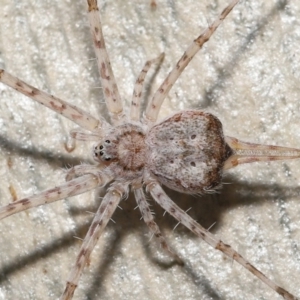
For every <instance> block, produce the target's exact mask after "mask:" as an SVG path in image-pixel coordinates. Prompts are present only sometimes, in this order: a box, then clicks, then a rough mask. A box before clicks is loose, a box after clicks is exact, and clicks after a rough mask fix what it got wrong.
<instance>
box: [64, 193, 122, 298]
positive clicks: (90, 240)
mask: <svg viewBox="0 0 300 300" xmlns="http://www.w3.org/2000/svg"><path fill="white" fill-rule="evenodd" d="M124 193H125V191H123V189H122V190H121V189H119V188H116V187H112V188H110V189H109V190H108V192H107V194H106V195H105V196H104V198H103V200H102V202H101V204H100V206H99V208H98V210H97V212H96V214H95V217H94V219H93V221H92V224H91V226H90V228H89V230H88V232H87V234H86V236H85V238H84V240H83V243H82V245H81V248H80V251H79V254H78V256H77V259H76V264H75V266H74V267H73V269H72V270H71V272H70V274H69V278H68V281H67V284H66V287H65V290H64V293H63V295H62V296H61V299H62V300H67V299H72V297H73V294H74V292H75V289H76V287H77V285H78V281H79V278H80V275H81V273H82V271H83V268H84V267H85V265H86V264H87V262H88V260H89V257H90V255H91V253H92V251H93V249H94V247H95V245H96V243H97V241H98V239H99V238H100V236H101V234H102V232H103V230H104V228H105V227H106V225H107V223H108V221H109V220H110V218H111V216H112V214H113V213H114V211H115V210H116V208H117V206H118V204H119V202H120V200H121V198H122V196H123V195H124Z"/></svg>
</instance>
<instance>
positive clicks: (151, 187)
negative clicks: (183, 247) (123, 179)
mask: <svg viewBox="0 0 300 300" xmlns="http://www.w3.org/2000/svg"><path fill="white" fill-rule="evenodd" d="M147 190H148V191H149V192H150V194H151V195H152V197H153V198H154V200H155V201H156V202H157V203H158V204H159V205H160V206H161V207H162V208H164V209H165V210H166V211H167V212H168V213H169V214H171V215H172V216H173V217H174V218H175V219H177V220H178V221H179V222H180V223H182V224H183V225H184V226H186V227H187V228H188V229H189V230H190V231H192V232H193V233H194V234H196V235H197V236H198V237H200V238H201V239H203V240H204V241H205V242H207V243H208V244H209V245H211V246H212V247H213V248H215V249H217V250H220V251H221V252H223V253H224V254H225V255H226V256H228V257H230V258H231V259H234V260H235V261H236V262H238V263H239V264H240V265H242V266H243V267H244V268H246V269H247V270H248V271H250V272H251V273H252V274H253V275H255V276H256V277H257V278H259V279H260V280H261V281H263V282H264V283H265V284H267V285H268V286H269V287H270V288H271V289H273V290H274V291H275V292H277V293H278V294H279V295H281V296H282V297H283V298H284V299H289V300H296V299H297V298H296V297H295V296H293V295H292V294H290V293H289V292H288V291H286V290H285V289H283V288H281V287H280V286H278V285H277V284H276V283H274V282H273V281H272V280H270V279H269V278H268V277H266V276H265V275H264V274H263V273H262V272H261V271H259V270H258V269H256V268H255V267H254V266H253V265H252V264H251V263H250V262H249V261H247V260H246V259H245V258H244V257H242V256H241V255H240V254H239V253H238V252H237V251H235V250H234V249H233V248H232V247H231V246H230V245H227V244H224V243H223V242H222V241H221V240H219V239H217V238H216V237H214V235H213V234H211V233H210V232H209V231H207V230H206V229H205V228H203V227H202V226H201V225H200V224H198V223H197V222H196V221H195V220H194V219H192V218H191V217H190V216H189V215H188V214H187V213H186V212H184V211H183V210H182V209H181V208H180V207H179V206H177V205H176V204H175V203H174V202H173V201H172V200H171V199H170V198H169V197H168V196H167V195H166V193H165V192H164V190H163V189H162V187H161V186H160V185H159V184H158V183H157V182H156V181H153V180H149V183H148V184H147Z"/></svg>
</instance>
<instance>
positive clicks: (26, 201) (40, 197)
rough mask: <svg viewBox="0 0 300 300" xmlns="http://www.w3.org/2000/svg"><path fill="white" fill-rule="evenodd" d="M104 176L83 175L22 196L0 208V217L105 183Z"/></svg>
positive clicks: (80, 192) (77, 193)
mask: <svg viewBox="0 0 300 300" xmlns="http://www.w3.org/2000/svg"><path fill="white" fill-rule="evenodd" d="M106 182H107V181H106V178H105V177H103V178H99V177H95V176H93V175H89V174H88V175H84V176H81V177H79V178H76V179H73V180H71V181H68V182H66V183H65V184H62V185H60V186H58V187H55V188H53V189H50V190H46V191H43V192H41V193H39V194H37V195H34V196H31V197H27V198H23V199H21V200H19V201H16V202H13V203H10V204H8V205H5V206H3V207H1V208H0V219H4V218H6V217H8V216H10V215H13V214H15V213H17V212H20V211H24V210H27V209H29V208H32V207H36V206H40V205H43V204H48V203H52V202H54V201H57V200H61V199H64V198H67V197H71V196H75V195H79V194H82V193H84V192H87V191H89V190H92V189H94V188H96V187H97V186H103V185H105V184H106Z"/></svg>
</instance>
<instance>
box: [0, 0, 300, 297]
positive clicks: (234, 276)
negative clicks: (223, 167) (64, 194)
mask: <svg viewBox="0 0 300 300" xmlns="http://www.w3.org/2000/svg"><path fill="white" fill-rule="evenodd" d="M200 2H201V3H200ZM74 3H75V2H74V1H28V0H27V1H19V2H18V3H17V4H16V2H12V1H8V0H2V1H1V9H0V14H1V15H0V22H1V24H0V30H1V32H0V63H1V64H2V65H4V67H5V68H6V69H7V70H9V71H10V72H11V73H13V74H15V75H17V76H19V77H20V78H21V79H23V80H25V81H27V82H30V83H31V84H32V85H34V86H36V87H39V88H42V89H45V90H47V91H50V92H51V93H53V94H55V95H57V96H59V97H61V98H63V99H64V100H67V101H70V102H72V103H74V104H76V105H78V106H79V107H81V108H83V109H86V110H89V111H90V112H91V113H92V114H93V115H95V116H96V115H97V113H99V112H102V111H103V106H102V104H101V103H100V102H99V99H100V100H101V97H100V91H99V89H95V87H98V86H99V83H98V82H99V81H98V74H97V70H96V66H95V64H94V61H93V60H91V59H92V58H93V50H92V43H91V39H90V36H89V29H88V24H87V19H86V14H85V3H84V1H82V2H80V1H77V3H76V4H74ZM226 3H227V1H219V2H218V3H217V4H216V2H212V1H184V3H183V4H180V3H173V2H170V1H157V9H156V11H151V9H150V1H146V0H141V1H126V5H125V4H124V1H105V3H104V7H103V10H102V15H103V18H102V19H103V23H104V34H105V37H106V40H107V45H108V47H109V51H110V54H111V60H112V67H113V69H114V71H115V75H116V78H117V81H118V83H119V86H120V93H121V95H122V97H123V99H125V100H126V101H129V100H130V99H131V94H132V89H133V84H134V81H135V79H136V76H137V74H138V72H139V71H140V69H141V68H142V66H143V64H144V62H145V61H146V60H147V59H149V58H153V57H156V56H157V55H158V54H159V53H161V52H162V51H164V52H165V53H166V58H165V62H164V64H163V66H162V68H161V70H160V73H159V74H158V75H157V77H156V80H155V82H154V86H157V84H158V82H161V80H162V79H163V78H164V77H165V76H166V73H167V71H168V70H169V69H170V67H171V66H173V65H174V64H175V63H176V60H177V59H178V58H179V56H180V55H181V53H182V52H183V50H184V49H185V48H186V46H187V45H188V44H189V43H190V41H191V39H193V38H194V37H196V35H197V34H198V33H199V31H201V29H202V28H204V27H205V26H207V20H212V19H213V18H214V16H216V14H217V13H219V12H220V11H221V10H222V9H223V8H224V7H225V5H226ZM299 9H300V8H299V6H298V5H297V3H296V1H293V2H292V1H290V3H289V5H286V4H285V2H284V1H276V0H268V1H264V2H263V3H262V2H261V1H251V2H245V1H244V2H241V3H240V4H239V5H238V6H237V8H235V9H234V11H233V13H232V14H231V15H230V16H229V18H228V19H227V20H226V22H225V24H223V25H222V26H221V27H220V29H219V30H218V31H217V33H216V34H215V35H214V37H213V38H212V40H211V41H210V42H209V43H208V44H207V45H206V46H205V47H204V49H203V51H202V52H201V53H199V54H198V55H197V57H196V59H195V61H194V62H192V64H191V65H190V66H189V67H188V68H187V70H186V71H185V72H184V74H183V76H182V77H181V79H180V80H179V81H178V83H177V84H176V85H175V86H174V87H173V89H172V90H171V93H170V96H169V97H168V99H167V101H166V103H165V104H164V106H163V109H162V112H161V114H160V117H161V118H164V117H166V116H167V115H169V114H171V113H173V112H174V111H178V110H180V109H183V108H185V109H187V108H191V109H199V108H204V109H206V110H209V111H210V112H213V113H215V114H217V115H218V116H219V118H220V119H221V120H222V122H223V126H224V131H225V134H228V135H231V136H237V137H238V138H241V139H243V140H248V141H252V142H262V143H275V144H278V145H285V146H292V147H299V146H300V132H299V130H298V129H299V125H300V124H299V120H300V119H299V88H298V86H299V79H300V78H299V77H300V66H299V62H300V55H299V50H298V48H299V47H298V45H299V36H300V32H299V28H300V24H299V20H298V16H299V14H300V11H299ZM0 97H1V101H0V106H1V107H0V111H1V114H0V128H1V150H0V151H1V152H0V155H1V157H0V159H1V161H0V168H1V169H0V176H1V191H0V201H1V203H7V202H8V201H11V199H12V198H13V197H14V196H16V197H18V198H20V197H21V196H26V195H30V194H32V193H33V192H37V191H38V190H43V189H45V188H48V187H54V186H55V185H57V184H59V183H60V182H61V181H62V180H63V177H64V175H63V172H62V170H61V168H63V167H66V166H68V165H69V164H74V163H80V161H87V160H88V159H90V160H91V158H89V157H91V156H90V153H91V149H92V148H91V147H90V145H88V144H84V143H78V147H77V149H76V153H75V154H74V155H69V154H66V152H65V149H64V146H63V141H64V139H65V138H66V137H67V134H68V132H69V130H70V129H72V128H73V127H74V125H73V124H70V123H69V122H68V121H66V120H65V119H63V118H61V117H60V116H57V115H56V114H54V113H52V112H49V110H47V109H45V108H41V107H40V106H39V105H38V104H33V103H32V101H31V100H27V99H26V98H25V97H23V96H21V95H19V94H18V93H16V92H14V91H12V90H10V89H8V88H6V87H4V86H2V85H1V87H0ZM299 178H300V162H299V161H290V162H284V163H281V162H279V163H272V164H264V163H263V164H254V165H252V166H250V165H245V166H241V167H240V168H238V169H236V170H232V171H231V172H230V173H229V175H228V176H227V177H226V178H225V182H226V183H229V182H230V183H231V184H230V185H225V186H224V188H223V190H222V192H221V193H220V194H216V195H210V196H206V197H202V198H199V199H198V198H195V197H194V196H191V197H188V196H186V195H181V194H178V193H174V192H169V191H168V193H169V195H170V196H171V197H172V199H174V200H176V203H178V204H179V205H180V206H181V207H182V208H183V209H184V210H187V209H188V208H189V207H192V210H190V211H189V214H191V215H192V216H193V217H194V218H195V219H197V221H199V222H201V224H202V225H204V226H205V227H207V228H208V227H210V226H211V225H212V224H213V223H214V222H216V224H215V225H214V226H213V228H212V229H211V231H212V232H213V233H215V234H217V235H218V236H219V237H221V238H222V239H223V240H224V241H225V242H226V243H228V244H231V245H232V246H234V247H235V248H236V249H237V250H238V251H239V252H240V253H241V254H243V255H244V256H245V257H247V258H248V259H249V260H250V261H251V262H252V263H253V264H254V265H255V266H257V267H259V268H260V269H261V270H263V271H264V273H266V274H268V275H269V276H270V277H272V278H274V279H275V280H276V282H277V283H279V284H280V285H282V286H284V287H285V288H286V289H288V290H289V291H290V292H293V293H294V294H296V295H297V296H300V290H299V277H300V265H299V261H300V257H299V241H300V231H299V227H300V218H299V215H300V201H299V192H300V190H299ZM98 203H99V198H98V195H97V196H94V194H90V193H88V194H87V195H83V196H80V197H77V198H72V199H69V200H66V201H62V202H59V203H55V204H52V205H49V206H48V207H40V208H37V209H33V210H31V211H27V212H25V213H22V214H20V215H16V216H12V217H10V218H8V219H7V220H4V221H2V222H1V224H0V230H1V235H0V246H1V261H0V264H1V283H0V299H47V298H51V297H52V298H54V297H57V296H58V295H59V293H60V292H61V291H62V289H63V285H64V280H65V279H66V277H67V274H68V272H69V269H70V266H71V265H72V264H73V263H74V261H75V257H76V254H77V253H78V250H79V245H80V241H79V240H77V239H74V238H73V236H74V235H76V236H79V237H83V236H84V234H85V233H86V231H87V226H88V224H89V222H90V221H91V218H92V216H91V215H90V214H88V213H86V211H95V210H96V207H97V205H98ZM121 206H122V208H123V210H118V211H117V212H116V214H115V216H114V220H115V221H116V224H114V223H113V222H111V223H110V224H109V226H108V228H107V230H106V233H105V234H104V237H103V239H102V240H101V241H100V242H99V246H98V247H97V248H96V251H95V253H94V254H93V256H92V261H91V265H90V267H89V268H88V269H87V270H86V271H85V272H84V275H83V277H82V280H81V285H80V286H79V288H78V290H77V291H76V296H75V299H99V297H100V295H101V299H199V298H200V299H242V298H244V299H259V298H261V299H280V297H279V296H277V295H275V294H274V292H273V291H271V290H269V289H268V288H267V287H266V286H265V285H264V284H262V283H261V282H259V281H258V280H257V279H255V278H254V277H252V276H251V275H250V274H249V273H248V272H247V271H245V270H243V269H242V268H241V267H240V266H237V265H236V264H232V262H231V261H229V260H228V259H225V258H224V256H223V255H221V254H220V253H218V252H217V251H214V250H212V249H210V248H209V247H208V246H207V245H206V244H205V243H203V242H201V241H199V239H197V238H195V237H194V236H193V235H192V234H190V233H189V232H188V231H186V230H185V229H184V228H183V227H182V226H179V227H177V228H176V230H175V232H173V231H172V229H173V227H175V225H176V222H175V221H173V220H172V218H170V217H168V216H167V215H166V216H164V217H163V216H162V215H163V211H162V210H161V209H159V208H158V207H157V205H154V207H153V209H154V210H155V212H156V217H157V222H158V224H159V225H160V227H161V229H162V231H163V232H164V234H165V235H166V236H167V238H168V240H169V242H170V244H171V245H172V247H173V249H175V251H176V252H177V253H179V254H180V256H181V257H182V258H183V259H184V261H185V263H186V265H185V267H180V266H177V265H172V264H169V262H170V260H168V258H166V257H165V256H164V255H163V254H162V252H160V250H159V249H158V248H157V243H156V242H155V240H154V239H152V240H151V243H148V241H149V237H148V236H147V232H148V231H147V228H146V226H145V225H144V223H143V222H142V221H140V214H139V212H138V210H133V209H134V207H135V206H136V204H135V203H134V202H133V201H132V199H131V198H130V199H128V200H127V201H124V202H122V204H121ZM2 274H4V275H2Z"/></svg>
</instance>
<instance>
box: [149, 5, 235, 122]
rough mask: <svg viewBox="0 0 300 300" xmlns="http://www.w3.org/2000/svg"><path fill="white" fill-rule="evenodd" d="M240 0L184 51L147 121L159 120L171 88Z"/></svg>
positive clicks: (153, 101) (161, 89) (159, 92)
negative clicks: (161, 109)
mask: <svg viewBox="0 0 300 300" xmlns="http://www.w3.org/2000/svg"><path fill="white" fill-rule="evenodd" d="M238 2H239V0H233V1H231V3H230V4H229V5H228V6H227V7H226V8H225V9H224V10H223V11H222V13H221V14H220V15H219V17H218V18H217V19H216V20H215V21H214V22H212V24H210V25H209V27H208V28H207V29H205V30H204V31H203V32H202V33H201V34H200V35H199V36H198V38H196V39H195V40H194V41H193V43H192V44H191V45H190V46H189V47H188V48H187V50H186V51H185V52H184V53H183V55H182V57H181V58H180V59H179V61H178V62H177V64H176V66H175V67H174V69H173V70H172V71H171V72H170V73H169V75H168V76H167V77H166V79H165V80H164V81H163V83H162V84H161V86H160V87H159V88H158V90H157V91H156V93H155V94H154V96H153V98H152V99H151V101H150V102H149V103H148V106H147V109H146V113H145V120H144V122H145V123H150V124H151V123H154V122H155V121H156V120H157V116H158V113H159V110H160V107H161V105H162V103H163V101H164V99H165V98H166V96H167V95H168V93H169V91H170V89H171V88H172V86H173V85H174V83H175V82H176V80H177V79H178V77H179V76H180V74H181V73H182V71H183V70H184V69H185V67H186V66H187V65H188V64H189V62H190V61H191V60H192V59H193V57H194V56H195V55H196V53H197V52H198V51H199V50H200V49H201V48H202V46H203V44H204V43H206V42H207V41H208V40H209V39H210V37H211V36H212V34H213V33H214V32H215V31H216V29H217V28H218V27H219V25H220V24H221V23H222V22H223V20H224V19H225V18H226V17H227V15H228V14H229V13H230V11H231V10H232V9H233V7H234V6H235V5H236V4H237V3H238Z"/></svg>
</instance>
